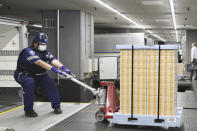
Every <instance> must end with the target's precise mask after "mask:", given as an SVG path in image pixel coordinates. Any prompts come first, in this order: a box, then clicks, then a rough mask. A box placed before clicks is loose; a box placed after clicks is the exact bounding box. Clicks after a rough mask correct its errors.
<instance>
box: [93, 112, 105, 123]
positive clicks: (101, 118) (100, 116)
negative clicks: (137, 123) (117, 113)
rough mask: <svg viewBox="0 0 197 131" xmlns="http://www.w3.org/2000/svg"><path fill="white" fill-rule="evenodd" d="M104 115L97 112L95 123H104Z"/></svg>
mask: <svg viewBox="0 0 197 131" xmlns="http://www.w3.org/2000/svg"><path fill="white" fill-rule="evenodd" d="M104 115H105V113H104V111H101V110H99V111H97V112H96V114H95V119H96V121H99V122H102V121H104V120H105V118H104Z"/></svg>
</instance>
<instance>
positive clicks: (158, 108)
mask: <svg viewBox="0 0 197 131" xmlns="http://www.w3.org/2000/svg"><path fill="white" fill-rule="evenodd" d="M158 60H159V61H158V96H157V119H155V122H156V123H161V122H163V121H164V120H163V119H160V118H159V115H160V114H159V110H160V85H161V84H160V74H161V73H160V68H161V47H160V45H159V55H158Z"/></svg>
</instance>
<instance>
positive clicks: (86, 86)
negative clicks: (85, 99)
mask: <svg viewBox="0 0 197 131" xmlns="http://www.w3.org/2000/svg"><path fill="white" fill-rule="evenodd" d="M59 76H60V77H62V78H64V79H70V80H71V81H73V82H75V83H77V84H79V85H81V86H82V87H84V88H86V89H88V90H90V91H91V92H92V93H93V94H94V95H95V96H99V97H101V96H102V95H103V92H102V90H100V89H99V88H98V89H97V90H96V89H94V88H92V87H90V86H88V85H86V84H84V83H83V82H81V81H79V80H77V79H76V78H75V77H76V76H75V75H74V74H71V75H69V74H67V73H65V72H62V75H59Z"/></svg>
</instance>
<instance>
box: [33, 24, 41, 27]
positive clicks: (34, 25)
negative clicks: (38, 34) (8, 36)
mask: <svg viewBox="0 0 197 131" xmlns="http://www.w3.org/2000/svg"><path fill="white" fill-rule="evenodd" d="M32 26H33V27H38V28H42V25H37V24H33V25H32Z"/></svg>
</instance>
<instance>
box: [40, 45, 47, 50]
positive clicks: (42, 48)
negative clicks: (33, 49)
mask: <svg viewBox="0 0 197 131" xmlns="http://www.w3.org/2000/svg"><path fill="white" fill-rule="evenodd" d="M46 49H47V45H39V46H38V50H39V51H45V50H46Z"/></svg>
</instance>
